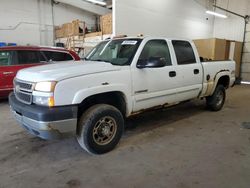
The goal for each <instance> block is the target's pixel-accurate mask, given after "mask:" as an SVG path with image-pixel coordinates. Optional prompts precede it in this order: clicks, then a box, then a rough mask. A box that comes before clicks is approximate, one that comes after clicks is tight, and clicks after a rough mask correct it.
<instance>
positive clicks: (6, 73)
mask: <svg viewBox="0 0 250 188" xmlns="http://www.w3.org/2000/svg"><path fill="white" fill-rule="evenodd" d="M10 74H14V72H3V75H10Z"/></svg>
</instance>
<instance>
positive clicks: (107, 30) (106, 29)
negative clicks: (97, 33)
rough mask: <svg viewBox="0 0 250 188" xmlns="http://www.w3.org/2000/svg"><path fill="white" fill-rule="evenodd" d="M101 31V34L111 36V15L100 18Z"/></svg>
mask: <svg viewBox="0 0 250 188" xmlns="http://www.w3.org/2000/svg"><path fill="white" fill-rule="evenodd" d="M101 30H102V34H103V35H106V34H112V33H113V30H112V14H106V15H104V16H101Z"/></svg>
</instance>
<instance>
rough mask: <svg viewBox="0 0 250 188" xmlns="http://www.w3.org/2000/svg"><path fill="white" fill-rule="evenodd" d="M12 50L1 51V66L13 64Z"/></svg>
mask: <svg viewBox="0 0 250 188" xmlns="http://www.w3.org/2000/svg"><path fill="white" fill-rule="evenodd" d="M11 59H12V51H0V66H8V65H11V64H12V63H11Z"/></svg>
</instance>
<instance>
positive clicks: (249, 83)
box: [241, 81, 250, 85]
mask: <svg viewBox="0 0 250 188" xmlns="http://www.w3.org/2000/svg"><path fill="white" fill-rule="evenodd" d="M241 84H246V85H250V82H244V81H241Z"/></svg>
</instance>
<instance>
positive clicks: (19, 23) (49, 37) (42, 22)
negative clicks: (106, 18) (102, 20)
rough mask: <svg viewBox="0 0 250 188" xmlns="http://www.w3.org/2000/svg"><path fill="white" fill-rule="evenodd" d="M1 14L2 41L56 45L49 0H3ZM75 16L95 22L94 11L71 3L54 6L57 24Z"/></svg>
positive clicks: (0, 34) (91, 23)
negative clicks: (88, 10) (92, 12)
mask: <svg viewBox="0 0 250 188" xmlns="http://www.w3.org/2000/svg"><path fill="white" fill-rule="evenodd" d="M65 11H67V12H65ZM0 17H1V19H0V41H3V42H15V43H18V44H22V45H26V44H33V45H52V44H53V21H52V6H51V1H50V0H22V1H20V0H11V1H10V0H1V6H0ZM73 19H82V20H86V22H87V24H88V25H94V23H95V15H94V14H91V13H88V12H86V11H83V10H81V9H78V8H75V7H72V6H69V5H62V4H58V5H54V21H55V24H56V25H60V24H63V23H65V22H69V21H72V20H73Z"/></svg>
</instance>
